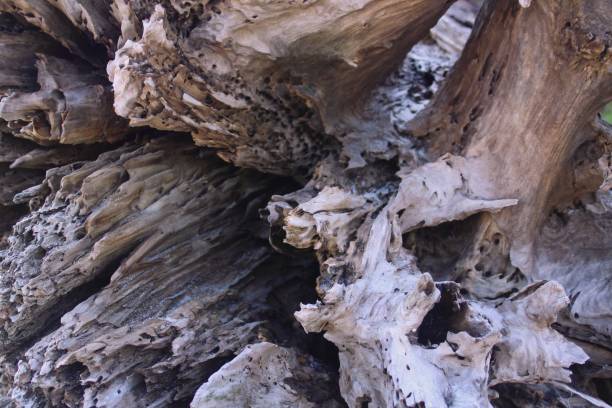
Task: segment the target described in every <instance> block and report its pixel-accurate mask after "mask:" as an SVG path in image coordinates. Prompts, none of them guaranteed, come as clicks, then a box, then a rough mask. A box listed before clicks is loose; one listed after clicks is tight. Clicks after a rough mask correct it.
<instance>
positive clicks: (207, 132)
mask: <svg viewBox="0 0 612 408" xmlns="http://www.w3.org/2000/svg"><path fill="white" fill-rule="evenodd" d="M143 3H145V4H146V5H147V6H148V8H149V10H150V9H152V8H153V5H154V4H155V2H143ZM171 4H172V7H170V8H168V7H165V6H161V5H157V6H155V8H154V11H152V12H149V13H150V14H148V15H147V14H144V13H143V12H140V9H139V7H138V6H137V5H139V6H141V5H140V3H135V4H132V3H130V2H128V3H126V2H125V1H123V0H118V1H117V2H116V3H115V6H116V10H117V12H116V15H118V16H119V18H121V22H122V27H124V28H126V29H125V30H124V31H125V32H124V33H123V34H122V35H123V39H124V40H125V43H124V44H123V46H122V47H121V48H120V49H118V50H117V53H116V55H115V59H114V60H113V61H112V62H111V63H110V64H109V66H108V72H109V76H110V78H111V80H112V82H113V86H114V90H115V110H116V111H117V113H119V114H120V115H122V116H124V117H127V118H129V119H130V124H131V125H133V126H142V125H148V126H152V127H155V128H158V129H171V130H182V131H190V132H191V133H192V135H193V137H194V140H195V142H196V143H197V144H199V145H205V146H211V147H215V148H219V149H221V151H220V153H219V154H220V155H221V157H223V158H224V159H226V160H229V161H232V162H233V163H235V164H237V165H240V166H249V167H255V168H257V169H259V170H263V171H268V172H274V173H285V174H286V173H292V174H293V173H297V174H303V173H305V172H306V173H307V172H308V171H309V169H310V168H311V166H312V165H313V164H315V163H316V161H317V159H319V158H320V157H321V156H322V155H323V154H324V153H325V150H326V149H325V148H326V146H328V145H332V146H333V145H334V144H337V143H338V140H337V139H343V137H344V136H350V135H347V133H350V132H351V130H353V128H354V127H353V126H351V125H350V123H352V122H354V120H353V117H354V116H355V115H357V116H358V115H359V111H360V105H362V104H363V100H364V96H366V95H367V94H368V92H369V91H370V90H371V89H372V88H373V86H374V85H376V84H377V83H379V82H380V81H381V80H382V79H384V77H385V76H386V75H387V74H388V73H389V72H391V70H393V69H394V68H395V67H396V66H397V65H398V64H399V63H400V62H401V59H402V58H403V56H404V55H405V53H406V51H407V49H408V48H409V47H410V46H411V45H413V44H414V43H416V41H418V39H420V38H421V37H422V36H423V35H424V34H425V33H426V32H427V30H428V29H429V28H430V27H431V26H432V25H433V24H434V23H435V21H436V19H437V17H438V16H439V15H441V14H442V12H443V11H444V10H445V9H446V7H447V6H448V2H444V1H439V0H436V1H422V0H411V1H396V0H385V1H367V0H364V1H357V2H335V1H315V2H287V3H286V4H285V3H282V4H281V3H275V4H273V5H272V4H258V3H249V2H220V3H208V2H204V3H198V2H193V3H192V2H189V3H184V2H180V3H177V2H173V3H171ZM143 19H144V21H142V34H138V30H139V28H140V27H134V23H133V22H134V21H139V20H143ZM184 24H190V25H191V27H192V28H191V29H190V30H184V29H183V25H184ZM138 25H139V24H138ZM368 131H371V129H368ZM327 133H331V134H333V135H334V136H335V138H334V137H332V136H331V135H329V134H327ZM366 144H367V143H366ZM362 149H363V147H362ZM381 154H382V152H381Z"/></svg>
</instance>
